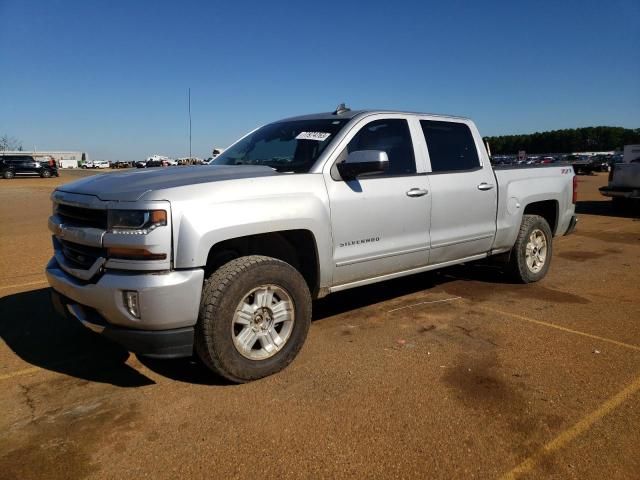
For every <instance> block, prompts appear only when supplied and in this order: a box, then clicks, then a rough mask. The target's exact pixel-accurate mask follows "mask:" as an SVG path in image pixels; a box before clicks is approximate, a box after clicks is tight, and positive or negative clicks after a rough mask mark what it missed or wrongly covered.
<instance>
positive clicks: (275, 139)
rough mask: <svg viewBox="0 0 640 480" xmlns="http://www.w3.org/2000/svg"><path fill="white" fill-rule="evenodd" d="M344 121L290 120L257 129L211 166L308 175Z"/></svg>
mask: <svg viewBox="0 0 640 480" xmlns="http://www.w3.org/2000/svg"><path fill="white" fill-rule="evenodd" d="M347 122H348V120H347V119H318V120H292V121H288V122H276V123H271V124H269V125H265V126H264V127H261V128H259V129H258V130H256V131H255V132H253V133H251V134H249V135H248V136H246V137H245V138H243V139H242V140H240V141H239V142H238V143H236V144H235V145H233V146H232V147H230V148H228V149H227V150H225V151H224V152H223V153H221V154H220V155H218V156H217V157H216V159H215V160H214V161H213V162H211V163H210V165H264V166H267V167H271V168H273V169H274V170H277V171H278V172H291V173H307V172H309V170H310V169H311V167H312V166H313V164H314V163H315V162H316V160H318V158H319V157H320V154H321V153H322V152H323V151H324V150H325V149H326V148H327V146H329V144H330V143H331V141H332V140H333V139H334V138H335V136H336V134H337V133H338V132H339V131H340V130H341V129H342V127H344V126H345V125H346V124H347Z"/></svg>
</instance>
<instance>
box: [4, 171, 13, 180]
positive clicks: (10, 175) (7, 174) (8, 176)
mask: <svg viewBox="0 0 640 480" xmlns="http://www.w3.org/2000/svg"><path fill="white" fill-rule="evenodd" d="M15 176H16V174H15V172H14V171H13V170H5V171H4V172H2V178H6V179H7V180H10V179H12V178H13V177H15Z"/></svg>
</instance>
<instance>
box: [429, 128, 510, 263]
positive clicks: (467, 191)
mask: <svg viewBox="0 0 640 480" xmlns="http://www.w3.org/2000/svg"><path fill="white" fill-rule="evenodd" d="M420 126H421V129H422V134H423V138H424V140H425V142H426V145H427V150H428V159H429V163H430V167H431V172H430V173H429V183H430V184H431V193H432V199H431V202H432V204H431V227H430V231H429V234H430V237H431V254H430V258H429V263H430V264H438V263H443V262H448V261H452V260H459V259H462V258H466V257H470V256H473V255H477V254H480V253H484V252H488V251H489V250H490V249H491V245H492V244H493V239H494V237H495V231H496V207H497V188H496V180H495V177H494V174H493V170H492V169H491V165H490V164H489V160H488V157H486V155H479V154H478V152H482V150H480V146H481V145H482V139H480V138H475V137H474V133H473V132H474V131H475V128H474V129H473V130H472V129H471V128H470V124H468V123H466V122H464V121H442V120H430V119H429V120H428V119H421V120H420ZM478 142H480V143H479V144H478Z"/></svg>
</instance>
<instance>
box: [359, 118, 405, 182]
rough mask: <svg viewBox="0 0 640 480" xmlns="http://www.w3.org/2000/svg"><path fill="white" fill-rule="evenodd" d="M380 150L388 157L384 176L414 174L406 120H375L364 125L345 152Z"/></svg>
mask: <svg viewBox="0 0 640 480" xmlns="http://www.w3.org/2000/svg"><path fill="white" fill-rule="evenodd" d="M359 150H382V151H384V152H386V153H387V156H388V157H389V168H388V170H387V171H386V172H385V174H386V175H410V174H413V173H416V159H415V156H414V153H413V143H412V142H411V132H410V131H409V125H408V124H407V121H406V120H402V119H388V120H375V121H373V122H371V123H368V124H366V125H365V126H364V127H362V129H361V130H360V131H359V132H358V133H357V134H356V136H355V137H353V138H352V139H351V141H350V142H349V145H347V152H348V153H351V152H355V151H359Z"/></svg>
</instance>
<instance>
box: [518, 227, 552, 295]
mask: <svg viewBox="0 0 640 480" xmlns="http://www.w3.org/2000/svg"><path fill="white" fill-rule="evenodd" d="M534 233H535V235H534ZM541 236H542V238H541ZM534 238H535V239H536V241H539V242H538V243H534V242H533V239H534ZM542 243H543V244H544V245H542ZM541 246H544V250H543V249H542V248H541ZM552 254H553V234H552V233H551V228H549V224H548V223H547V221H546V220H545V219H544V218H542V217H541V216H539V215H524V216H523V217H522V223H521V224H520V231H519V232H518V237H517V239H516V243H515V245H514V246H513V248H512V249H511V256H510V259H509V271H510V273H511V275H512V277H513V279H514V280H516V281H517V282H520V283H532V282H537V281H539V280H542V279H543V278H544V276H545V275H546V274H547V271H548V270H549V266H550V265H551V257H552ZM541 259H542V261H540V260H541Z"/></svg>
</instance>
